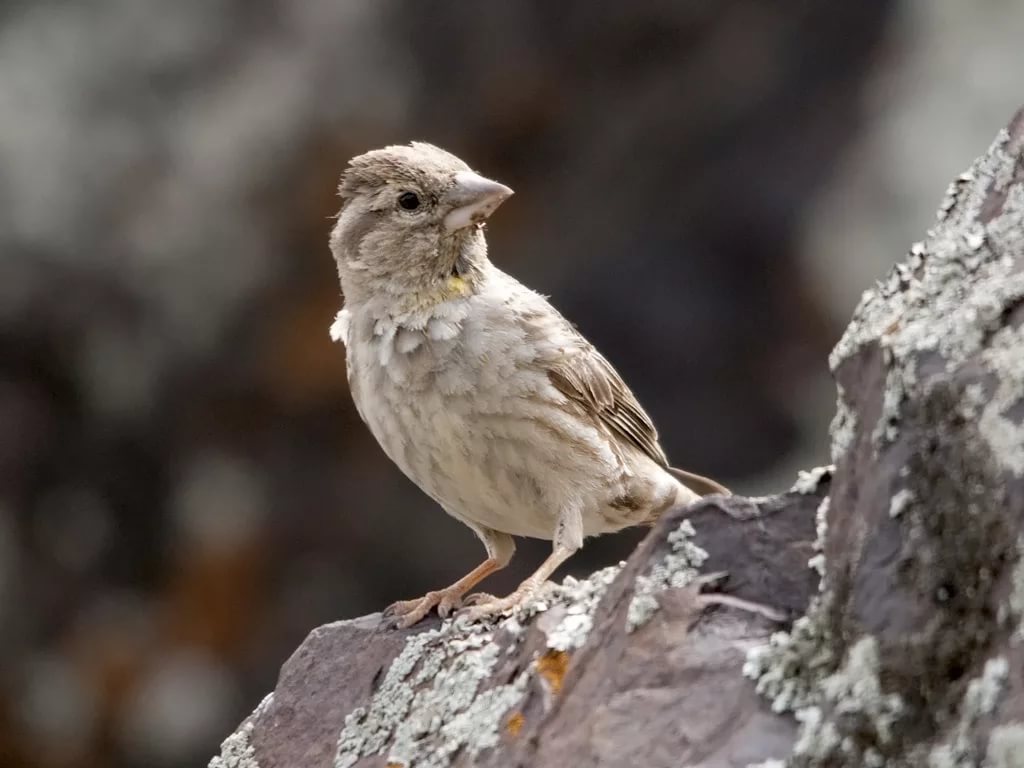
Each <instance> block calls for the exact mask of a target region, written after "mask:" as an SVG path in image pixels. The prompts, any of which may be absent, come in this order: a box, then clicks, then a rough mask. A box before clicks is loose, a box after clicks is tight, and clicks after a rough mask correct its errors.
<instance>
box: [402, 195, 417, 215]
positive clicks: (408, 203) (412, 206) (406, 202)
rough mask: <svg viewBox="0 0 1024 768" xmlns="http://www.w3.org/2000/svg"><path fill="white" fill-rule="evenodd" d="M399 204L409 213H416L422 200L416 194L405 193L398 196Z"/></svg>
mask: <svg viewBox="0 0 1024 768" xmlns="http://www.w3.org/2000/svg"><path fill="white" fill-rule="evenodd" d="M398 204H399V205H400V206H402V207H403V208H404V209H405V210H407V211H415V210H416V209H417V208H419V207H420V198H419V195H417V194H416V193H415V192H403V193H402V194H400V195H399V196H398Z"/></svg>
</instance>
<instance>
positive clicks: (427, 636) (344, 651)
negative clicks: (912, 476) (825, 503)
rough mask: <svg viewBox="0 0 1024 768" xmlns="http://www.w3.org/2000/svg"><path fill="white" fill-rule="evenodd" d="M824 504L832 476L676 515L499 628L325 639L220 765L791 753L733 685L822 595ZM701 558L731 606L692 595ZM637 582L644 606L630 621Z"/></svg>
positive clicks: (742, 686) (368, 628)
mask: <svg viewBox="0 0 1024 768" xmlns="http://www.w3.org/2000/svg"><path fill="white" fill-rule="evenodd" d="M826 488H827V478H826V480H825V481H822V482H821V483H819V484H818V485H816V486H815V487H814V488H813V489H812V490H811V491H810V492H809V493H799V492H793V493H790V494H785V495H783V496H779V497H772V498H770V499H763V500H757V501H752V500H739V499H721V498H714V497H712V498H709V499H707V500H705V501H703V502H702V503H700V504H698V505H696V506H694V507H692V508H689V509H677V510H675V511H673V512H672V513H670V514H669V515H667V516H665V517H664V518H663V519H662V520H661V521H660V522H659V523H658V525H657V526H656V527H655V529H654V530H653V531H652V532H651V534H650V536H648V538H647V539H646V540H645V541H644V543H643V544H642V545H641V546H640V547H639V548H638V549H637V551H636V552H635V553H634V554H633V556H632V557H631V558H630V560H629V561H628V562H626V563H623V564H620V565H619V566H613V567H611V568H606V569H604V570H603V571H599V572H598V573H596V574H594V575H593V576H591V577H590V578H589V579H587V580H585V581H575V580H574V579H571V578H567V579H566V581H565V582H564V583H563V584H562V585H559V586H555V585H550V586H549V587H548V589H547V591H546V592H544V593H543V595H542V596H541V597H540V599H538V600H535V601H533V602H532V603H531V604H530V605H529V606H527V607H526V608H525V609H524V610H523V611H521V612H520V613H518V614H516V615H514V616H512V617H509V618H506V619H504V620H502V621H501V622H499V623H498V624H497V625H496V626H486V627H485V626H479V625H476V626H471V627H465V626H461V625H459V624H458V623H457V622H453V621H450V620H449V621H447V622H445V623H444V624H441V623H440V622H439V621H438V620H437V619H434V620H432V621H427V622H425V623H424V626H423V627H422V628H414V629H412V630H407V631H389V630H387V629H385V628H383V627H382V625H381V622H380V616H379V614H375V615H372V616H365V617H363V618H361V619H355V620H352V621H343V622H337V623H335V624H329V625H327V626H323V627H320V628H318V629H316V630H314V631H313V632H312V633H311V634H310V635H309V637H308V638H307V639H306V641H305V642H304V643H303V644H302V646H301V647H300V648H299V649H298V650H297V651H296V652H295V654H294V655H293V656H292V657H291V658H290V659H289V660H288V661H287V662H286V663H285V665H284V667H283V669H282V671H281V677H280V680H279V682H278V685H277V688H276V689H275V691H274V693H273V694H272V696H271V697H269V698H268V699H267V700H266V701H265V702H264V703H263V704H262V705H261V706H260V707H259V708H258V709H257V711H256V712H255V713H253V715H252V716H250V718H248V719H247V720H246V721H245V723H244V724H243V725H242V727H241V728H240V729H239V730H238V731H237V732H236V733H235V734H234V735H233V736H232V737H231V738H229V740H228V741H226V742H225V749H224V752H223V753H222V755H221V756H220V757H219V758H216V759H215V761H214V763H213V764H212V765H214V766H216V767H217V768H254V766H256V765H259V766H261V768H270V767H272V766H278V767H280V768H283V767H284V766H300V765H301V766H304V767H307V768H317V767H319V766H323V767H324V768H330V767H332V766H338V768H352V767H353V766H383V765H403V766H413V765H416V766H438V767H440V766H449V765H451V766H456V765H479V766H485V765H495V766H498V765H501V766H507V765H512V764H516V765H558V764H564V763H565V762H566V761H567V760H568V761H569V762H570V763H573V764H575V763H578V762H579V761H580V760H581V759H582V756H583V755H586V756H587V760H588V761H590V764H593V765H607V766H613V765H614V766H619V765H624V764H627V763H629V762H631V761H632V760H634V759H636V760H641V761H642V763H643V764H644V765H651V766H661V765H663V766H675V765H678V764H679V763H678V759H679V756H680V755H688V756H689V759H690V762H691V763H692V764H694V765H697V764H699V765H708V766H731V765H734V764H735V765H740V764H743V765H745V764H746V762H751V761H753V760H755V759H756V758H759V757H760V756H761V755H764V754H767V755H768V756H772V755H776V756H780V755H784V754H785V753H786V751H787V749H788V747H789V745H790V744H791V742H792V740H793V737H794V734H795V731H796V728H795V725H794V724H793V722H792V721H791V719H789V718H785V717H782V716H780V715H777V714H774V713H773V712H772V711H771V709H770V706H769V704H768V702H767V701H765V700H764V699H762V698H761V697H759V696H758V695H757V694H756V693H755V691H754V688H753V686H752V685H751V684H750V683H749V681H747V680H745V679H744V678H743V677H742V675H741V674H740V670H741V668H742V666H743V663H744V660H745V658H746V654H747V652H748V650H749V649H750V648H752V647H754V646H755V645H757V644H759V643H763V642H765V641H766V640H767V638H768V636H769V634H770V633H771V631H772V630H773V629H775V628H777V626H778V624H777V621H775V619H776V618H777V616H776V615H775V612H781V613H782V614H784V615H786V616H790V617H791V616H793V615H798V614H799V613H801V612H803V611H804V610H805V609H806V606H807V604H808V601H809V600H810V597H811V595H812V594H813V593H814V592H815V590H816V588H817V581H818V579H817V576H816V574H815V573H814V572H813V571H811V570H810V569H808V568H807V559H808V557H809V556H810V554H812V545H813V540H814V535H815V534H814V511H815V509H816V508H817V507H818V505H819V504H820V502H821V499H822V497H823V494H824V493H825V491H826ZM691 532H692V533H691ZM670 539H671V540H672V541H670ZM681 553H682V554H681ZM694 559H699V560H701V561H703V570H704V571H705V572H706V573H709V574H715V573H725V574H727V575H724V576H720V577H716V579H715V580H714V582H713V583H714V586H715V589H722V588H725V589H727V590H728V600H729V601H730V602H728V603H724V604H719V603H717V602H715V599H716V598H715V596H714V595H713V594H708V593H706V592H702V587H704V586H705V584H704V582H707V581H708V580H707V579H702V578H698V577H697V572H696V570H694V569H693V568H691V567H690V564H691V563H692V562H693V560H694ZM659 571H660V572H661V574H662V576H661V577H660V578H655V577H654V575H653V574H654V573H655V572H659ZM680 576H681V578H680ZM644 580H647V582H648V587H649V589H648V593H647V594H646V595H645V597H647V598H649V599H650V601H651V602H652V603H653V606H652V607H651V608H649V609H648V610H646V611H644V614H645V615H644V617H643V618H644V620H643V621H635V620H634V619H635V616H633V614H635V613H636V610H635V606H634V603H635V601H636V600H637V597H638V595H637V584H638V583H639V582H642V581H644ZM651 584H654V585H655V587H656V586H657V585H659V584H660V586H661V587H662V589H663V590H664V591H661V592H659V591H658V590H657V588H654V589H653V590H652V589H650V586H651ZM669 584H671V585H672V586H669ZM723 599H724V598H723ZM766 613H767V614H769V615H765V614H766ZM631 756H632V757H631ZM737 760H740V762H736V761H737ZM218 761H219V762H218ZM743 761H746V762H743Z"/></svg>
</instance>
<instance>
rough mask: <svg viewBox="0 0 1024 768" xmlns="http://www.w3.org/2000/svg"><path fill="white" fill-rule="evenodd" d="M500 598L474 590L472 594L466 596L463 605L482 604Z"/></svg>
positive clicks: (464, 606)
mask: <svg viewBox="0 0 1024 768" xmlns="http://www.w3.org/2000/svg"><path fill="white" fill-rule="evenodd" d="M497 599H498V598H497V597H495V596H494V595H492V594H489V593H487V592H474V593H473V594H472V595H468V596H466V597H465V598H464V599H463V601H462V607H463V608H466V607H469V606H473V605H482V604H484V603H493V602H494V601H495V600H497Z"/></svg>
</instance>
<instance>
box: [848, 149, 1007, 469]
mask: <svg viewBox="0 0 1024 768" xmlns="http://www.w3.org/2000/svg"><path fill="white" fill-rule="evenodd" d="M1008 139H1009V136H1008V134H1007V132H1006V131H1003V132H1002V133H1001V134H1000V135H999V136H998V137H997V139H996V141H995V142H994V143H993V145H992V147H991V148H990V149H989V151H988V153H987V154H986V155H984V156H983V157H981V158H979V159H978V160H977V161H976V162H975V164H974V166H973V167H972V168H971V170H969V171H967V172H966V173H964V174H962V175H961V176H960V178H959V179H958V180H957V182H955V183H954V185H952V186H951V188H950V192H949V193H948V195H947V198H946V200H945V201H944V203H943V205H942V207H941V209H940V211H939V217H938V222H937V224H936V226H935V227H934V228H933V229H932V230H931V231H930V232H929V233H928V238H927V240H925V241H924V242H922V243H917V244H915V245H914V246H913V247H912V248H911V249H910V253H909V254H908V256H907V259H906V260H905V261H904V262H902V263H900V264H897V265H896V266H895V267H893V269H892V271H891V272H890V274H889V276H888V277H887V278H886V280H884V281H883V282H881V283H879V284H877V285H876V286H875V288H874V289H872V290H869V291H867V292H865V294H864V296H863V298H862V299H861V302H860V304H859V305H858V307H857V309H856V311H855V312H854V318H853V320H852V322H851V323H850V325H849V326H848V327H847V329H846V332H845V333H844V335H843V337H842V339H841V340H840V341H839V343H838V344H837V345H836V347H835V349H834V350H833V351H832V354H831V356H830V358H829V363H830V366H831V368H832V370H833V371H837V370H838V369H839V367H840V366H841V365H842V363H843V362H845V361H846V360H849V359H851V358H852V357H853V356H855V355H856V354H857V353H858V352H859V351H860V350H861V349H863V348H865V347H866V346H868V345H871V344H877V345H879V347H880V348H881V351H882V353H883V359H884V361H885V363H886V370H887V372H886V386H885V390H884V393H883V404H882V409H881V414H880V416H879V418H878V421H877V423H876V425H875V427H874V430H873V433H872V435H873V438H874V440H875V443H876V446H878V447H881V446H883V445H885V444H888V443H889V442H891V441H892V440H894V439H895V438H896V436H897V435H898V434H899V422H900V417H901V404H902V403H903V402H904V401H905V400H906V399H907V397H908V395H909V394H910V393H912V392H913V391H915V390H917V389H918V388H920V387H921V386H923V385H924V384H926V380H927V377H925V376H923V375H922V371H921V366H922V365H923V364H924V363H923V362H922V361H930V360H932V359H934V358H935V356H939V357H941V359H942V360H944V361H945V366H944V367H945V368H950V367H952V366H955V365H958V364H960V363H962V362H964V361H966V360H967V359H968V358H969V357H971V356H972V355H974V354H976V353H977V352H979V351H980V350H981V349H982V348H983V346H984V345H985V343H986V341H987V340H988V339H989V337H990V336H991V334H992V333H993V332H995V331H997V330H998V329H999V327H1000V324H1001V323H1002V317H1003V313H1004V312H1005V311H1006V310H1007V308H1008V307H1011V306H1014V305H1015V304H1017V303H1018V302H1020V301H1021V300H1022V299H1024V273H1021V272H1020V271H1018V270H1017V269H1016V267H1015V261H1016V259H1019V258H1020V257H1021V256H1022V250H1024V232H1022V231H1021V225H1020V221H1021V219H1022V217H1024V187H1022V185H1019V184H1017V185H1014V186H1012V187H1010V189H1009V192H1008V194H1007V197H1006V200H1005V201H1004V202H1003V208H1002V213H1003V215H1002V216H998V217H995V218H993V219H992V220H991V221H990V222H987V223H982V222H981V221H980V214H981V211H982V206H983V205H984V203H985V200H986V197H987V195H988V194H989V191H990V188H995V189H1001V188H1002V187H1000V185H1005V184H1007V183H1009V181H1010V179H1011V178H1012V174H1013V169H1014V167H1015V164H1014V158H1012V157H1010V156H1009V155H1008V153H1007V143H1008ZM932 368H934V366H932ZM844 403H845V398H844V397H843V396H842V393H841V394H840V413H839V414H837V417H836V422H835V423H834V427H833V443H834V444H835V443H836V442H837V440H836V438H837V432H841V431H847V427H846V426H845V424H846V422H847V421H848V418H847V417H846V416H844V413H843V409H844V408H845V404H844ZM998 426H1001V425H994V426H993V428H994V430H995V432H996V433H997V436H998V429H997V427H998ZM839 437H840V438H842V439H841V440H840V441H839V442H840V443H843V442H846V441H847V438H846V437H844V436H843V435H839ZM1017 445H1018V446H1019V443H1018V444H1017ZM838 448H839V451H840V452H842V449H843V446H842V445H839V446H838Z"/></svg>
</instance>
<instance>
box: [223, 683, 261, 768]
mask: <svg viewBox="0 0 1024 768" xmlns="http://www.w3.org/2000/svg"><path fill="white" fill-rule="evenodd" d="M273 700H274V694H272V693H268V694H267V695H266V696H264V697H263V701H261V702H260V703H259V705H257V707H256V709H255V710H253V713H252V714H251V715H250V716H249V717H248V718H247V719H246V721H245V722H244V723H242V725H240V726H239V727H238V730H236V731H235V732H234V733H232V734H231V735H230V736H228V737H227V738H226V739H224V741H223V742H222V743H221V745H220V754H219V755H217V756H216V757H214V758H213V759H212V760H210V763H209V766H208V768H259V762H258V761H257V760H256V752H255V750H254V749H253V747H252V744H250V743H249V736H250V735H251V734H252V730H253V723H254V722H255V720H256V719H257V718H259V717H260V716H261V715H262V714H263V713H264V712H265V711H266V710H267V708H268V707H269V706H270V704H271V702H272V701H273Z"/></svg>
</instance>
